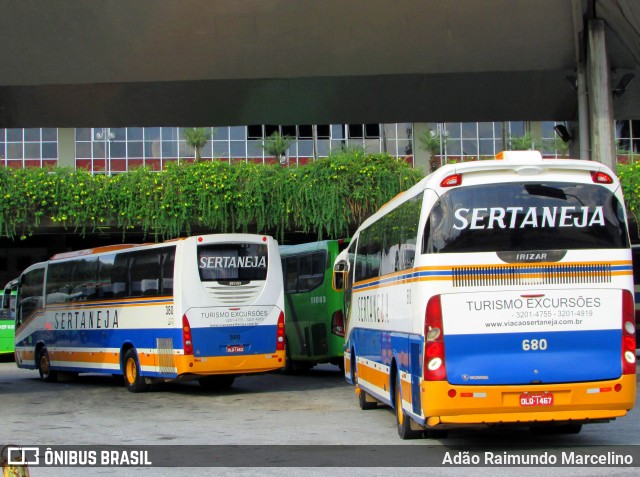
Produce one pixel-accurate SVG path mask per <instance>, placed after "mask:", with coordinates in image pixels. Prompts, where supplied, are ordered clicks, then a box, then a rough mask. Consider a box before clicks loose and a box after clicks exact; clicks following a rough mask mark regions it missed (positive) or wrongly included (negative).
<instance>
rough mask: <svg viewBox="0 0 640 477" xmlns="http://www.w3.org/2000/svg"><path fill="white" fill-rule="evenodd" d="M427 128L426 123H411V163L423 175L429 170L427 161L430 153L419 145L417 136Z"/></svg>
mask: <svg viewBox="0 0 640 477" xmlns="http://www.w3.org/2000/svg"><path fill="white" fill-rule="evenodd" d="M427 129H429V125H428V124H427V123H413V164H414V167H415V168H416V169H420V170H421V171H422V172H423V173H424V174H425V175H427V174H429V173H430V172H431V169H430V165H429V161H430V160H431V153H430V152H428V151H425V150H424V149H422V148H421V147H420V143H419V142H418V136H420V134H422V133H424V131H426V130H427Z"/></svg>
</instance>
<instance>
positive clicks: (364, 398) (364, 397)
mask: <svg viewBox="0 0 640 477" xmlns="http://www.w3.org/2000/svg"><path fill="white" fill-rule="evenodd" d="M358 387H359V386H358ZM372 399H373V398H372V397H370V396H369V395H368V394H367V392H366V391H365V390H364V389H362V388H360V387H359V392H358V404H359V405H360V409H362V410H363V411H369V410H370V409H375V408H377V407H378V403H377V402H376V401H372Z"/></svg>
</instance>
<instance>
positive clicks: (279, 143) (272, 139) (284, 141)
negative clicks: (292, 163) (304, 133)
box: [262, 131, 296, 160]
mask: <svg viewBox="0 0 640 477" xmlns="http://www.w3.org/2000/svg"><path fill="white" fill-rule="evenodd" d="M294 142H296V139H295V138H293V137H291V136H283V135H281V134H280V133H279V132H278V131H276V132H274V133H273V134H272V135H271V136H269V137H268V138H266V139H265V140H264V143H263V144H262V149H264V152H266V153H267V154H269V155H270V156H273V157H275V158H276V159H279V160H282V157H283V156H284V155H285V154H286V153H287V149H289V148H290V147H291V145H292V144H293V143H294Z"/></svg>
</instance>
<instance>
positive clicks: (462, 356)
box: [444, 330, 622, 385]
mask: <svg viewBox="0 0 640 477" xmlns="http://www.w3.org/2000/svg"><path fill="white" fill-rule="evenodd" d="M542 339H544V340H546V342H545V346H546V349H544V350H541V349H537V350H534V349H529V350H525V349H523V348H524V347H529V348H531V346H532V340H537V347H538V348H540V340H542ZM621 339H622V333H621V331H620V330H594V331H559V332H549V331H544V332H532V333H497V334H482V335H447V334H446V333H445V346H444V348H445V363H446V367H447V380H448V381H449V382H450V383H451V384H466V385H469V384H478V385H483V384H531V383H537V382H540V383H561V382H577V381H599V380H607V379H615V378H618V377H620V375H621V372H622V369H621ZM525 340H528V341H526V342H525Z"/></svg>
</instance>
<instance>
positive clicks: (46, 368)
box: [38, 348, 58, 383]
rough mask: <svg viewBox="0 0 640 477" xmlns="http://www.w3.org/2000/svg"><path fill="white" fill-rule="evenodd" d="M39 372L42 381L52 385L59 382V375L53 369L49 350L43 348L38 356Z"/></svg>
mask: <svg viewBox="0 0 640 477" xmlns="http://www.w3.org/2000/svg"><path fill="white" fill-rule="evenodd" d="M38 372H39V373H40V379H42V380H43V381H44V382H47V383H51V382H54V381H57V379H58V373H57V372H56V371H53V370H52V369H51V360H50V359H49V352H48V351H47V348H42V349H41V350H40V353H39V354H38Z"/></svg>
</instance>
